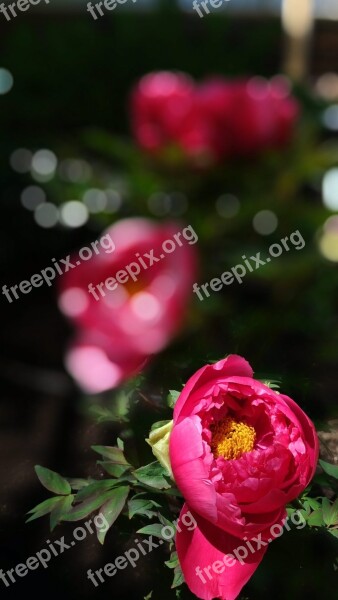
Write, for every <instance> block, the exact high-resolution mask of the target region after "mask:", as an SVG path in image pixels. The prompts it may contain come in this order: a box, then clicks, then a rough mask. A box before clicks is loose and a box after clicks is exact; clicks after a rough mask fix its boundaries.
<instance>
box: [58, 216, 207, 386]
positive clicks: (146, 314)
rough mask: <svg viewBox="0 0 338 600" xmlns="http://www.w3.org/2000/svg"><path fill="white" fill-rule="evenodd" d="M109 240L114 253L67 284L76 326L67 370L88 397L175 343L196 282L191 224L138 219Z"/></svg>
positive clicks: (65, 301) (66, 300) (73, 274)
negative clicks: (172, 341) (174, 339)
mask: <svg viewBox="0 0 338 600" xmlns="http://www.w3.org/2000/svg"><path fill="white" fill-rule="evenodd" d="M176 234H178V235H177V240H178V241H177V240H176V239H175V237H174V236H175V235H176ZM109 236H110V240H111V241H112V242H113V243H114V244H115V248H114V251H111V248H110V251H109V253H108V251H107V252H105V251H104V250H103V249H101V251H100V252H99V254H94V255H93V256H92V258H91V259H90V260H88V261H87V262H81V264H78V266H77V267H76V268H74V269H72V270H70V271H68V272H67V273H66V274H64V275H63V277H62V278H61V279H60V295H59V306H60V308H61V310H62V311H63V313H64V314H65V315H66V316H68V317H69V318H70V319H71V320H72V321H73V322H74V324H75V325H76V328H77V335H76V336H75V339H74V341H73V342H72V343H71V346H70V348H69V350H68V352H67V355H66V366H67V369H68V370H69V372H70V373H71V374H72V375H73V377H74V378H75V379H76V380H77V382H78V383H79V385H80V386H81V387H82V388H83V389H84V390H85V391H87V392H89V393H97V392H101V391H103V390H106V389H110V388H114V387H116V386H117V385H119V384H120V383H121V382H122V381H124V380H125V379H126V378H128V377H130V376H132V375H134V374H135V373H136V372H138V371H139V370H140V369H141V368H142V367H143V366H144V364H145V362H146V360H147V359H148V357H149V356H151V355H152V354H155V353H157V352H159V351H160V350H162V349H163V348H164V347H165V346H166V345H167V344H168V343H169V341H170V340H171V339H172V337H173V336H174V335H175V334H176V333H177V332H178V330H179V328H180V325H181V323H182V320H183V317H184V314H185V310H186V308H187V304H188V300H189V297H190V295H191V287H192V284H193V281H194V280H195V277H196V253H195V249H194V248H193V247H192V246H193V244H195V243H196V242H197V235H196V233H195V232H194V230H193V229H192V227H191V226H188V227H186V228H183V229H182V227H181V226H180V225H179V224H175V223H171V222H170V223H163V224H161V225H159V224H157V223H155V222H153V221H150V220H147V219H141V218H131V219H125V220H122V221H119V222H117V223H116V224H115V225H113V226H112V227H110V228H109V229H108V230H107V232H105V236H104V237H105V238H107V237H108V238H109ZM166 241H168V244H166V243H165V242H166ZM72 262H73V263H74V264H76V263H79V261H76V260H75V259H74V260H73V261H72ZM132 263H133V265H134V266H133V267H131V266H130V265H131V264H132ZM128 266H129V269H128ZM126 271H127V272H126ZM117 280H119V281H120V283H118V282H117ZM113 281H115V283H114V284H113ZM106 282H107V284H106ZM98 285H101V288H100V289H99V288H98V287H97V286H98Z"/></svg>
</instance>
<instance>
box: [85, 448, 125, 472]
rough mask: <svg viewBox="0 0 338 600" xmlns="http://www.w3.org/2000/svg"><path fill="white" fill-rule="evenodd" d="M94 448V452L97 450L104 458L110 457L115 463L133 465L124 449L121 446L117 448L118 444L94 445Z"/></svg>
mask: <svg viewBox="0 0 338 600" xmlns="http://www.w3.org/2000/svg"><path fill="white" fill-rule="evenodd" d="M92 450H94V452H97V453H98V454H101V456H103V457H104V458H108V460H110V462H112V463H114V464H117V465H128V466H130V467H131V465H129V463H128V461H127V460H126V458H125V456H124V454H123V450H121V448H117V447H116V446H92Z"/></svg>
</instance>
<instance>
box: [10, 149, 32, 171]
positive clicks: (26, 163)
mask: <svg viewBox="0 0 338 600" xmlns="http://www.w3.org/2000/svg"><path fill="white" fill-rule="evenodd" d="M32 158H33V153H32V152H31V151H30V150H27V148H17V150H14V152H12V154H11V155H10V158H9V164H10V165H11V167H12V169H13V171H16V172H17V173H28V172H29V171H30V170H31V165H32Z"/></svg>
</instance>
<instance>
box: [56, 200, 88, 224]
mask: <svg viewBox="0 0 338 600" xmlns="http://www.w3.org/2000/svg"><path fill="white" fill-rule="evenodd" d="M88 216H89V215H88V209H87V207H86V206H85V205H84V204H83V203H82V202H79V200H70V201H69V202H65V203H64V204H62V205H61V207H60V221H61V223H62V224H63V225H66V226H67V227H82V225H84V224H85V223H86V222H87V221H88Z"/></svg>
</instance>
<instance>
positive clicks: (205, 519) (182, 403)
mask: <svg viewBox="0 0 338 600" xmlns="http://www.w3.org/2000/svg"><path fill="white" fill-rule="evenodd" d="M170 460H171V468H172V471H173V475H174V479H175V481H176V484H177V486H178V488H179V489H180V491H181V492H182V494H183V496H184V498H185V505H184V507H183V509H182V512H181V517H180V518H181V519H182V516H184V514H185V512H186V511H188V510H189V511H191V513H192V514H193V515H194V518H195V519H196V522H197V527H196V528H195V529H194V531H187V529H186V528H184V527H183V526H182V527H181V528H180V529H181V531H180V530H178V533H177V537H176V547H177V552H178V557H179V561H180V564H181V567H182V570H183V574H184V577H185V580H186V582H187V584H188V586H189V588H190V589H191V591H192V592H193V593H194V594H195V595H196V596H198V597H199V598H202V599H204V600H211V599H212V598H222V600H234V599H235V598H236V597H237V596H238V594H239V593H240V591H241V589H242V587H243V586H244V584H245V583H246V582H247V581H248V579H249V578H250V577H251V575H252V574H253V573H254V571H255V570H256V568H257V566H258V565H259V563H260V562H261V560H262V558H263V556H264V553H265V551H266V548H267V545H268V543H269V542H270V541H272V539H273V535H272V533H271V532H272V529H273V526H276V525H277V526H278V525H281V524H282V523H283V522H284V520H285V517H286V510H285V506H286V504H287V503H288V502H290V501H292V500H294V499H295V498H297V496H298V495H299V494H300V493H301V492H302V491H303V490H304V489H305V488H306V486H307V485H308V483H309V482H310V480H311V478H312V477H313V475H314V472H315V468H316V464H317V460H318V439H317V436H316V432H315V429H314V426H313V424H312V422H311V421H310V420H309V419H308V417H307V416H306V415H305V413H304V412H303V411H302V410H301V409H300V408H299V406H297V404H295V402H294V401H293V400H291V398H289V397H288V396H285V395H283V394H279V393H278V392H276V391H273V390H272V389H270V388H268V387H267V386H266V385H264V384H263V383H261V382H260V381H257V380H255V379H253V371H252V369H251V367H250V365H249V364H248V363H247V361H246V360H244V359H243V358H241V357H240V356H235V355H232V356H229V357H227V358H225V359H224V360H221V361H219V362H217V363H216V364H213V365H207V366H205V367H203V368H202V369H200V370H199V371H197V373H195V374H194V375H193V376H192V377H191V378H190V379H189V381H188V382H187V384H186V385H185V387H184V389H183V391H182V392H181V394H180V396H179V398H178V400H177V403H176V405H175V409H174V426H173V430H172V433H171V437H170ZM271 538H272V539H271ZM250 540H251V541H250ZM244 543H247V544H249V543H250V544H251V546H252V548H253V550H254V552H246V553H244V551H242V553H239V551H236V549H238V548H239V547H241V546H242V545H243V544H244ZM245 554H246V556H245ZM211 564H213V565H216V568H215V569H213V571H212V573H211V574H210V565H211ZM208 568H209V571H208ZM208 572H209V575H207V573H208Z"/></svg>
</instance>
